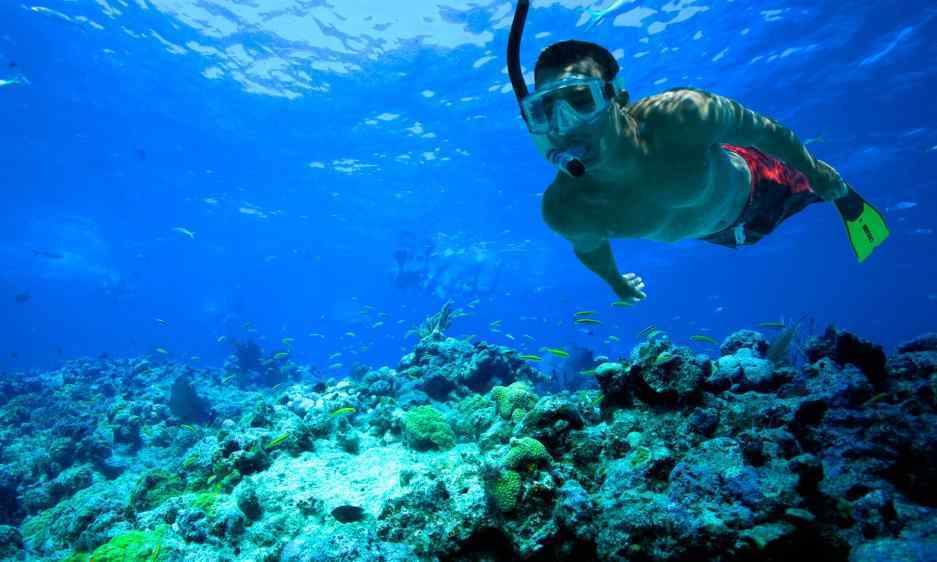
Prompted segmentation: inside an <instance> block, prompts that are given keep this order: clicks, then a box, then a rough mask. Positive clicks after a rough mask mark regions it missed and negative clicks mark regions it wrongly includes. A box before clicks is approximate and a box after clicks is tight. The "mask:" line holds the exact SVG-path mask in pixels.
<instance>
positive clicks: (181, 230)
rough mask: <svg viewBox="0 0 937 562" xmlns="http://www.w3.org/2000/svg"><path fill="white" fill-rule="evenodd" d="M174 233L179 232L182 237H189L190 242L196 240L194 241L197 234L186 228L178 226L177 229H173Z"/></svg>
mask: <svg viewBox="0 0 937 562" xmlns="http://www.w3.org/2000/svg"><path fill="white" fill-rule="evenodd" d="M172 231H173V232H178V233H179V234H181V235H183V236H185V237H187V238H188V239H189V240H194V239H195V233H194V232H192V231H191V230H189V229H188V228H185V227H184V226H177V227H174V228H173V229H172Z"/></svg>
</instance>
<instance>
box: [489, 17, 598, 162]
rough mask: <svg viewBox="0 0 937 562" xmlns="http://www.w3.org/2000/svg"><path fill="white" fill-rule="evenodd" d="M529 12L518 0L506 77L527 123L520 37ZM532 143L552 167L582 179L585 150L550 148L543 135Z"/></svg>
mask: <svg viewBox="0 0 937 562" xmlns="http://www.w3.org/2000/svg"><path fill="white" fill-rule="evenodd" d="M529 10H530V0H518V2H517V8H516V9H515V10H514V21H513V22H512V23H511V35H510V36H509V37H508V53H507V55H508V56H507V58H508V76H510V77H511V86H512V87H513V88H514V97H516V98H517V104H518V106H519V107H520V108H521V118H522V119H524V123H525V124H526V123H527V117H526V116H525V115H524V109H523V106H521V102H522V101H523V100H524V98H526V97H527V96H528V95H529V93H530V92H529V91H528V90H527V84H526V83H525V82H524V73H523V71H521V37H523V35H524V24H526V23H527V12H528V11H529ZM532 136H533V137H534V143H535V144H536V145H537V148H538V149H539V150H540V152H541V153H543V155H544V156H545V157H546V158H547V160H549V161H550V163H552V164H553V165H554V166H556V167H557V168H559V169H560V170H561V171H563V172H565V173H567V174H569V175H570V176H572V177H574V178H578V177H582V176H583V175H585V173H586V167H585V165H583V163H582V160H581V158H582V155H583V154H584V152H585V150H584V149H582V148H579V147H575V148H571V149H568V150H557V149H555V148H551V147H550V143H549V141H548V140H547V139H546V137H545V136H544V135H532Z"/></svg>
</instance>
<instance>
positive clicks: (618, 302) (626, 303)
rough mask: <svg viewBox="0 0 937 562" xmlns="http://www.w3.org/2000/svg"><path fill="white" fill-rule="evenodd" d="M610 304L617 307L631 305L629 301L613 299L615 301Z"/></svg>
mask: <svg viewBox="0 0 937 562" xmlns="http://www.w3.org/2000/svg"><path fill="white" fill-rule="evenodd" d="M612 306H618V307H622V308H624V307H626V306H631V303H630V302H626V301H615V302H613V303H612Z"/></svg>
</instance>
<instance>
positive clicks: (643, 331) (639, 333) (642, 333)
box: [637, 324, 657, 338]
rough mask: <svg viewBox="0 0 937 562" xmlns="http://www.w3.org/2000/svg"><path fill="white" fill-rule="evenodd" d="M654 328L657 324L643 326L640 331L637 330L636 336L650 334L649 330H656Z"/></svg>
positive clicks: (640, 336) (641, 336)
mask: <svg viewBox="0 0 937 562" xmlns="http://www.w3.org/2000/svg"><path fill="white" fill-rule="evenodd" d="M656 329H657V326H655V325H653V324H651V325H650V326H648V327H647V328H644V329H643V330H641V331H640V332H638V335H637V337H639V338H643V337H644V336H646V335H648V334H650V333H651V332H653V331H654V330H656Z"/></svg>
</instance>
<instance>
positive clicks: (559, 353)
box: [544, 347, 569, 357]
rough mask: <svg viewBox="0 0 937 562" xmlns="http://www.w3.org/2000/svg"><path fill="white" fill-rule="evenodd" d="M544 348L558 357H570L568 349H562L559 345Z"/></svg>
mask: <svg viewBox="0 0 937 562" xmlns="http://www.w3.org/2000/svg"><path fill="white" fill-rule="evenodd" d="M544 349H545V350H547V351H549V352H550V353H552V354H553V355H556V356H557V357H569V352H568V351H565V350H562V349H560V348H558V347H545V348H544Z"/></svg>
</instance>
